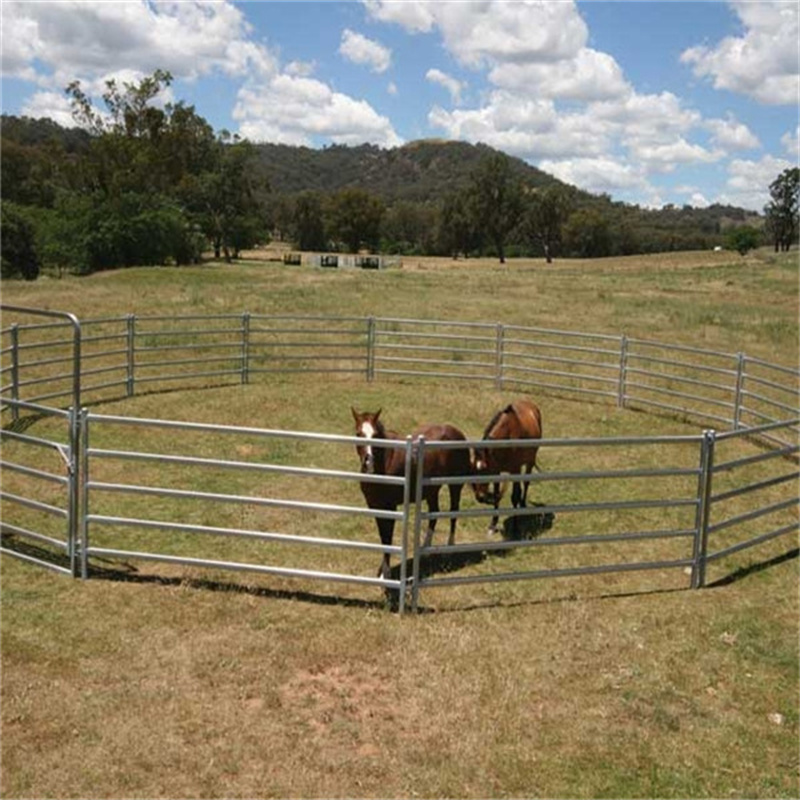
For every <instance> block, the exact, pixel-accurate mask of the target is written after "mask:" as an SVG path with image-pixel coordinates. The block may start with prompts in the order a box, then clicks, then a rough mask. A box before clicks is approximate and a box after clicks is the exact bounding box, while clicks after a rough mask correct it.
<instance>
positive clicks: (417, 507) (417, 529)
mask: <svg viewBox="0 0 800 800" xmlns="http://www.w3.org/2000/svg"><path fill="white" fill-rule="evenodd" d="M416 444H417V448H416V449H417V452H416V458H415V457H414V454H413V452H412V456H411V459H412V461H416V466H417V471H416V480H415V481H414V563H413V569H412V573H411V574H412V580H413V582H412V584H411V610H412V611H414V612H416V611H417V610H418V608H419V560H420V556H421V553H420V546H421V540H422V536H421V533H422V489H423V486H422V482H423V480H424V478H425V476H424V475H423V472H424V470H423V466H422V465H423V464H424V463H425V437H424V436H420V437H419V438H418V439H417V442H416ZM413 474H414V473H413V470H412V475H413Z"/></svg>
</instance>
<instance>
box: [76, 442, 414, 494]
mask: <svg viewBox="0 0 800 800" xmlns="http://www.w3.org/2000/svg"><path fill="white" fill-rule="evenodd" d="M88 455H89V456H91V457H92V458H111V459H121V460H127V461H157V462H158V463H159V464H180V465H183V466H201V467H215V468H222V469H239V470H244V471H250V472H267V473H271V474H279V475H294V476H297V477H307V478H337V479H342V480H351V481H359V482H360V483H375V484H384V485H386V484H388V485H390V486H402V485H403V479H402V478H401V477H400V476H394V475H365V474H364V473H362V472H348V471H344V470H334V469H318V468H313V469H312V468H311V467H290V466H284V465H277V464H254V463H252V462H248V461H225V460H219V459H212V458H200V457H197V456H174V455H164V454H161V453H137V452H132V451H128V450H103V449H100V448H94V447H92V448H89V451H88Z"/></svg>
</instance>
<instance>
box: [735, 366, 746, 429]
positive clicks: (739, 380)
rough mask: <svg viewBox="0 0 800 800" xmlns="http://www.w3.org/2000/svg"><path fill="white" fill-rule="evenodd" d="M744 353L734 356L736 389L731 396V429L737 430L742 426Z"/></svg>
mask: <svg viewBox="0 0 800 800" xmlns="http://www.w3.org/2000/svg"><path fill="white" fill-rule="evenodd" d="M744 366H745V355H744V353H738V354H737V356H736V389H735V392H734V398H733V429H734V430H735V431H738V430H739V428H740V427H741V426H742V391H743V389H744Z"/></svg>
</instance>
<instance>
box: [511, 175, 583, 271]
mask: <svg viewBox="0 0 800 800" xmlns="http://www.w3.org/2000/svg"><path fill="white" fill-rule="evenodd" d="M571 210H572V199H571V197H570V195H569V192H568V191H567V190H566V189H565V188H564V187H562V186H558V185H556V186H552V187H549V188H547V189H543V190H536V191H533V192H531V193H530V194H529V195H528V196H527V198H526V203H525V213H524V220H523V224H524V229H525V233H526V235H527V237H528V238H530V239H532V240H533V241H535V242H536V243H538V244H539V245H540V246H541V248H542V250H543V251H544V257H545V259H546V260H547V263H548V264H551V263H552V262H553V250H554V249H556V248H557V247H558V245H559V244H560V243H561V228H562V227H563V225H564V223H565V222H566V221H567V218H568V217H569V214H570V211H571Z"/></svg>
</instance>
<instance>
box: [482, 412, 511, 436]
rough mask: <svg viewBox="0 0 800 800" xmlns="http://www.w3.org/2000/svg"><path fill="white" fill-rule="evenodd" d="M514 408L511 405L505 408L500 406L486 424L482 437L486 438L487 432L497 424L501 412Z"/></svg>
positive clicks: (501, 414)
mask: <svg viewBox="0 0 800 800" xmlns="http://www.w3.org/2000/svg"><path fill="white" fill-rule="evenodd" d="M513 410H514V409H513V408H512V407H511V406H506V407H505V408H501V409H500V410H499V411H498V412H497V413H496V414H495V415H494V416H493V417H492V419H491V421H490V422H489V424H488V425H487V426H486V430H485V431H484V432H483V438H484V439H488V438H489V434H490V433H491V432H492V429H493V428H494V426H495V425H497V422H498V420H499V419H500V417H502V416H503V414H507V413H508V412H509V411H513Z"/></svg>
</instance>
